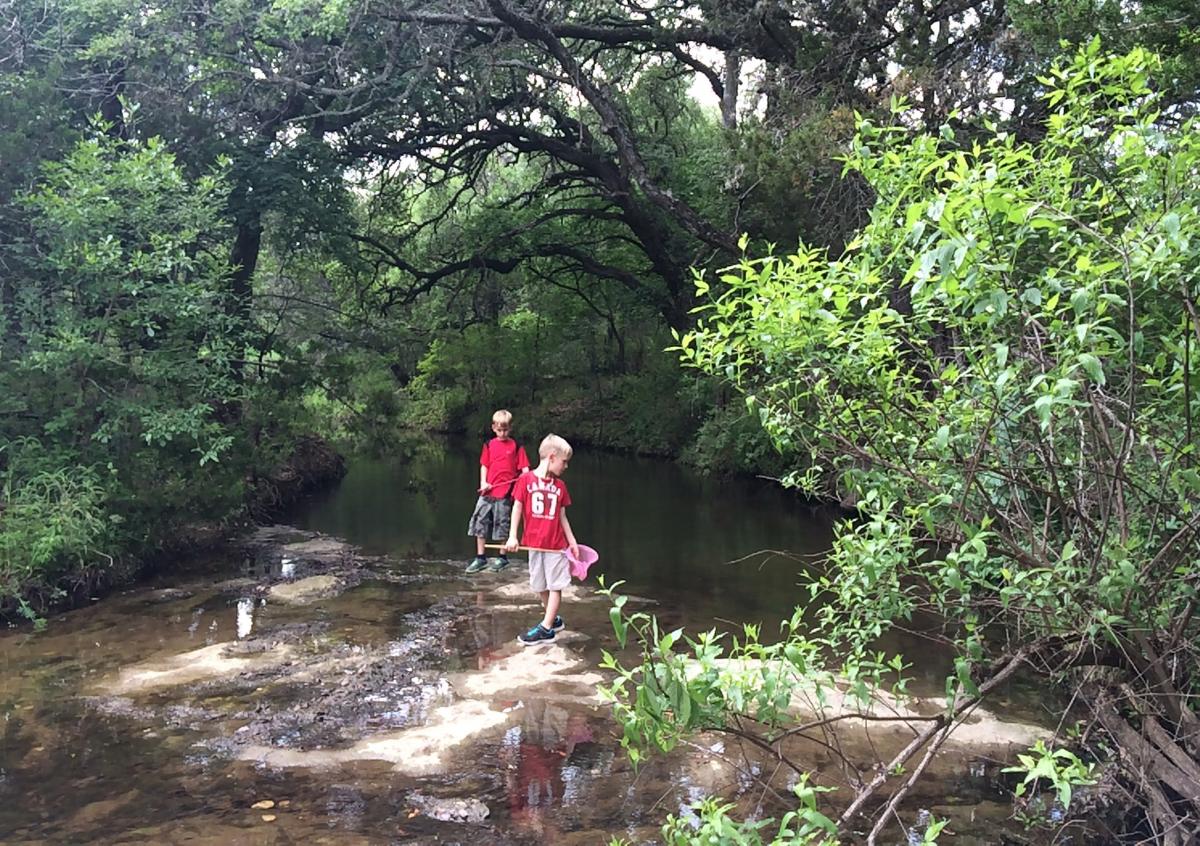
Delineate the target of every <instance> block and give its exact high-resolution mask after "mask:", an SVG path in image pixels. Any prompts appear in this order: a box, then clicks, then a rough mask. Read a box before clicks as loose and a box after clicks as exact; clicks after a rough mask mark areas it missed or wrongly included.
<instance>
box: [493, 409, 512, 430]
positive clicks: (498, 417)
mask: <svg viewBox="0 0 1200 846" xmlns="http://www.w3.org/2000/svg"><path fill="white" fill-rule="evenodd" d="M492 422H493V423H505V424H507V425H509V426H511V425H512V412H511V411H509V410H508V409H507V408H498V409H496V410H495V411H494V412H492Z"/></svg>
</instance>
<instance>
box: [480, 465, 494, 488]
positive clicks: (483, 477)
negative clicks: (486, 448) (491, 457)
mask: <svg viewBox="0 0 1200 846" xmlns="http://www.w3.org/2000/svg"><path fill="white" fill-rule="evenodd" d="M487 474H488V468H487V465H486V464H480V465H479V492H480V493H481V494H483V493H487V492H488V491H490V490H491V489H492V486H491V485H489V484H488V480H487Z"/></svg>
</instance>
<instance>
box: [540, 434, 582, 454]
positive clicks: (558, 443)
mask: <svg viewBox="0 0 1200 846" xmlns="http://www.w3.org/2000/svg"><path fill="white" fill-rule="evenodd" d="M552 452H553V453H557V454H558V455H561V456H562V457H563V458H570V457H571V455H572V454H573V453H574V452H575V451H574V450H573V449H571V445H570V444H569V443H567V442H566V440H565V439H564V438H560V437H559V436H558V435H553V434H551V435H547V436H546V437H544V438H542V443H541V444H540V445H539V446H538V458H549V457H550V453H552Z"/></svg>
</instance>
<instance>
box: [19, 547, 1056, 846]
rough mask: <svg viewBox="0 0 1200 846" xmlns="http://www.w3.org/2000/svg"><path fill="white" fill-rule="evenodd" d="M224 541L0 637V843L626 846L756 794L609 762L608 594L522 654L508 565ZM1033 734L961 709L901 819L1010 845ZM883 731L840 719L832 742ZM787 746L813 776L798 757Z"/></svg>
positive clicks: (729, 768)
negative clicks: (1015, 754)
mask: <svg viewBox="0 0 1200 846" xmlns="http://www.w3.org/2000/svg"><path fill="white" fill-rule="evenodd" d="M241 549H242V551H243V562H242V564H241V565H240V566H239V567H236V568H234V570H233V571H231V570H230V568H229V567H228V566H226V567H224V568H220V567H218V568H217V569H215V570H214V571H211V572H206V573H203V574H199V575H193V576H191V577H187V578H178V579H176V581H175V582H174V583H169V584H167V583H160V584H157V585H149V586H146V587H143V588H138V589H135V590H131V591H127V592H125V593H124V594H121V595H119V596H116V597H113V598H111V599H109V600H106V601H105V602H103V603H98V604H96V605H95V606H93V607H92V608H87V609H82V610H80V611H76V612H72V613H71V614H69V615H64V616H63V617H62V618H60V619H59V620H56V621H55V622H53V623H52V624H51V626H50V628H49V630H48V631H46V632H41V633H33V632H23V633H15V634H9V635H7V636H5V638H4V639H3V640H0V645H2V647H3V649H4V655H5V665H6V669H7V672H6V673H5V674H4V681H3V682H0V713H3V716H4V724H3V725H4V729H3V731H4V734H3V746H0V750H2V756H0V763H2V766H0V809H2V810H0V840H2V841H3V842H5V843H23V844H32V843H75V842H89V843H113V844H117V843H123V844H133V843H190V844H208V843H212V844H217V843H221V844H226V843H281V844H282V843H322V842H329V843H364V844H365V843H392V842H400V841H403V842H428V843H454V842H463V843H466V842H470V843H472V844H488V843H555V844H558V843H605V842H607V841H608V840H609V839H610V838H612V837H614V836H620V837H624V838H626V839H628V840H631V841H633V842H644V843H647V842H653V841H654V839H655V837H656V835H657V829H658V826H659V825H660V824H661V821H662V819H663V818H664V817H665V816H666V814H667V813H668V812H671V813H676V814H680V813H682V814H684V815H687V814H688V813H690V812H689V811H688V809H687V806H688V804H689V803H690V802H693V801H695V800H697V799H699V798H700V797H702V796H704V795H706V794H709V793H714V792H715V793H720V794H722V795H724V796H728V797H731V798H733V799H734V800H735V801H737V802H738V803H739V804H740V805H741V806H742V809H743V810H744V811H753V810H754V809H755V808H756V806H758V805H759V803H761V802H763V801H764V799H765V795H766V794H765V793H764V791H763V790H762V788H761V787H760V786H759V785H758V783H757V781H756V777H757V776H761V775H763V774H764V773H769V772H771V770H770V769H768V767H770V766H772V764H771V763H770V762H768V761H764V760H762V759H761V757H756V756H755V755H754V754H753V753H751V752H749V751H747V750H744V749H740V748H737V747H736V746H734V745H732V744H731V743H730V739H729V738H725V737H718V736H715V735H714V736H712V737H700V738H697V739H696V741H695V742H694V743H689V744H686V745H685V746H683V747H681V748H679V749H678V750H677V751H676V752H674V753H672V754H671V755H669V756H665V757H660V758H656V759H654V760H652V761H651V762H650V763H648V764H643V765H642V766H641V767H640V768H639V769H637V770H636V771H635V770H634V768H633V767H631V766H630V764H629V762H628V760H627V759H626V758H625V756H624V754H623V752H622V751H621V750H620V747H619V743H618V742H617V739H616V737H615V731H616V726H615V725H614V723H613V722H612V719H611V716H610V713H609V710H608V707H607V706H606V705H604V704H603V703H602V701H601V699H600V697H599V694H598V691H597V686H598V685H599V684H601V683H602V682H603V681H604V678H603V676H602V675H601V674H600V673H599V671H598V670H596V666H597V663H598V658H599V654H600V649H601V648H602V647H603V648H608V649H612V648H614V644H613V642H612V637H611V630H610V628H609V624H608V619H607V610H608V605H607V602H606V600H605V599H604V597H602V596H598V595H596V594H594V593H593V592H592V591H591V590H589V589H588V588H586V587H582V586H573V587H572V588H571V589H570V591H569V593H568V596H567V598H566V603H565V606H564V612H563V613H564V616H565V617H567V621H568V629H567V630H565V631H564V632H563V633H562V634H561V635H560V636H559V638H557V639H556V641H555V643H553V644H546V645H541V646H538V647H534V648H529V649H523V648H522V647H521V646H520V645H518V644H517V643H516V641H515V635H516V633H517V632H518V631H520V630H521V629H522V628H523V627H525V626H527V625H528V624H529V623H530V622H531V621H532V620H533V619H534V618H535V617H536V616H537V615H538V613H539V608H538V606H537V602H536V598H535V597H533V596H532V595H531V594H529V592H528V591H527V589H526V586H525V583H524V572H523V568H522V567H521V565H520V563H518V564H516V565H515V566H513V567H511V568H509V570H508V571H505V572H501V573H497V574H491V573H488V574H482V575H479V576H475V577H467V576H465V575H464V574H463V573H462V572H461V569H460V564H459V563H458V562H451V561H445V560H415V559H414V560H406V561H393V560H389V559H386V558H379V557H372V556H368V555H364V554H363V553H361V552H360V551H359V550H357V549H355V548H354V547H352V546H350V545H349V544H346V543H344V542H341V541H339V540H337V539H335V538H330V537H326V536H322V535H318V534H316V533H313V532H301V531H298V530H296V529H293V528H290V527H286V526H272V527H265V528H261V529H258V530H256V531H255V532H253V533H252V534H251V535H249V536H248V537H246V538H245V539H244V541H243V544H242V546H241ZM895 731H896V732H902V730H901V729H899V728H897V729H896V730H895ZM1037 731H1038V730H1037V729H1035V728H1034V727H1029V726H1020V725H1014V724H1012V723H1000V722H997V721H994V719H993V718H991V717H990V716H988V715H983V716H981V717H980V718H979V719H977V720H976V722H975V723H974V728H973V729H970V730H969V731H968V732H967V733H966V735H965V742H964V743H963V744H962V745H961V747H960V749H959V751H958V752H956V753H955V754H952V755H949V756H947V757H946V759H945V760H944V761H942V762H939V764H938V771H937V772H935V773H933V774H932V776H933V777H932V778H931V779H929V780H928V781H927V782H926V783H925V784H924V785H923V786H922V787H921V788H920V789H919V790H918V791H917V792H915V794H914V795H913V798H912V801H911V802H910V806H911V807H912V809H913V816H914V818H915V817H916V815H917V812H918V811H919V810H920V809H921V808H930V809H933V810H934V812H935V813H936V814H937V815H938V816H943V817H944V816H949V817H951V819H952V821H953V823H952V827H955V826H956V827H957V828H958V829H959V830H960V831H961V832H962V834H963V836H962V837H960V838H959V839H958V840H957V841H956V842H963V843H971V842H988V843H994V842H1001V840H1000V839H999V832H1001V831H1003V832H1008V833H1007V834H1004V837H1005V838H1008V839H1009V840H1010V842H1021V841H1022V840H1023V839H1024V837H1025V836H1024V835H1023V834H1021V833H1020V827H1019V826H1016V825H1014V824H1012V823H1010V822H1007V819H1008V817H1009V815H1010V812H1011V808H1010V805H1009V802H1008V799H1007V797H1006V796H1005V795H1004V793H1003V792H1002V791H1000V790H998V789H997V787H996V784H995V781H994V776H995V773H996V769H997V767H998V763H997V762H998V761H999V759H1000V757H1001V755H1002V753H1003V752H1005V751H1007V750H1008V749H1009V748H1011V746H1013V745H1014V744H1015V745H1020V744H1022V743H1024V742H1025V741H1027V740H1029V739H1030V738H1031V737H1033V736H1035V735H1036V733H1037ZM903 740H904V738H903V736H902V733H901V734H894V733H893V734H888V733H885V732H875V733H874V734H871V733H868V732H863V733H861V734H860V735H858V736H854V737H845V738H843V739H842V743H843V746H842V751H843V754H845V753H846V752H849V753H850V754H854V750H855V749H856V748H860V749H861V752H862V756H863V757H864V759H866V758H867V756H868V754H870V753H874V752H878V749H879V748H880V747H881V746H882V747H886V746H887V745H889V744H893V743H902V742H903ZM805 760H806V761H808V762H810V763H811V765H812V767H813V769H814V770H816V771H817V772H818V773H824V774H825V775H827V776H828V777H830V778H836V773H835V772H834V768H833V762H832V759H831V758H828V757H822V755H821V754H820V753H819V751H818V752H815V753H814V752H812V751H811V750H810V752H809V753H808V755H807V757H806V758H805ZM775 780H776V782H777V783H778V786H779V787H780V788H781V789H782V788H786V787H787V786H788V780H787V777H786V775H784V774H778V775H777V777H776V779H775ZM767 811H768V812H769V813H777V811H776V810H775V809H767Z"/></svg>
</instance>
